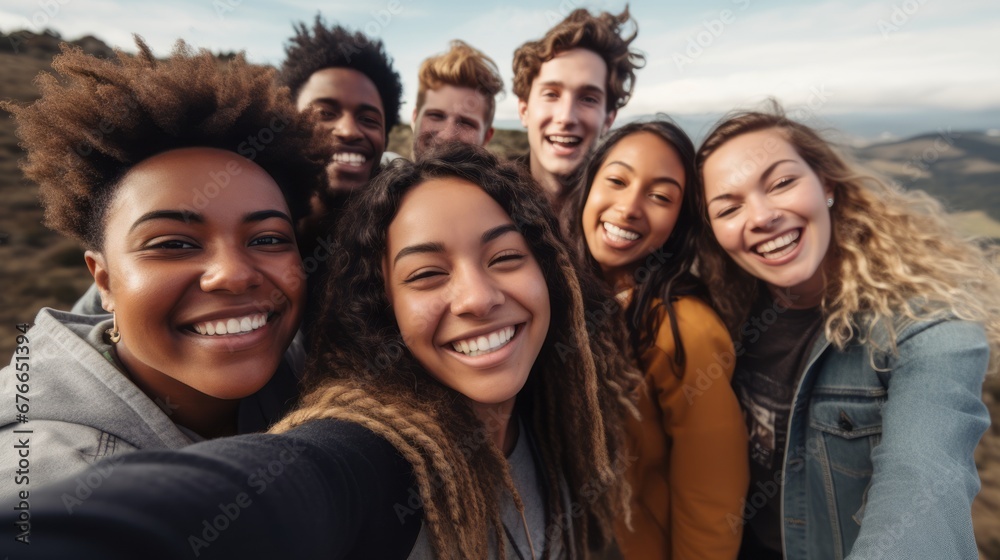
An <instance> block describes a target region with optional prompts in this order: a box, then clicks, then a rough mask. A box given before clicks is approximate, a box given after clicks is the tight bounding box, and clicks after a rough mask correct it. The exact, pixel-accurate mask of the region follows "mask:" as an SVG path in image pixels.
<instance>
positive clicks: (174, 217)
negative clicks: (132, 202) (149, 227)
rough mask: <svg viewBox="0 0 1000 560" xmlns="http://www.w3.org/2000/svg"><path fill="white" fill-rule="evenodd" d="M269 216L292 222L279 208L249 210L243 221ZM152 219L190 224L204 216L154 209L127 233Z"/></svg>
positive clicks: (199, 221)
mask: <svg viewBox="0 0 1000 560" xmlns="http://www.w3.org/2000/svg"><path fill="white" fill-rule="evenodd" d="M269 218H279V219H282V220H285V221H286V222H288V223H289V224H292V218H291V217H290V216H289V215H288V214H285V213H284V212H281V211H280V210H258V211H257V212H250V213H249V214H247V215H246V216H244V217H243V223H245V224H246V223H250V222H262V221H264V220H267V219H269ZM153 220H171V221H175V222H182V223H185V224H190V223H192V222H194V223H196V224H204V223H205V217H204V216H202V215H201V214H198V213H196V212H188V211H186V210H154V211H152V212H146V213H145V214H143V215H142V216H140V217H139V219H138V220H136V221H135V222H133V223H132V227H131V228H129V233H131V232H132V230H134V229H135V228H137V227H139V225H140V224H143V223H145V222H150V221H153ZM293 225H294V224H293Z"/></svg>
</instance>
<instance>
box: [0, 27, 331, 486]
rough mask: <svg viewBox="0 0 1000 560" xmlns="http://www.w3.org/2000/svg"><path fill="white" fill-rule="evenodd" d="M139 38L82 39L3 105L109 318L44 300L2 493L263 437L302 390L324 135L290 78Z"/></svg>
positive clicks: (5, 420)
mask: <svg viewBox="0 0 1000 560" xmlns="http://www.w3.org/2000/svg"><path fill="white" fill-rule="evenodd" d="M136 43H137V46H138V50H139V52H138V54H136V55H134V56H133V55H127V54H125V53H121V52H119V53H118V56H117V59H114V60H102V59H98V58H95V57H92V56H89V55H86V54H84V53H83V52H82V51H80V50H77V49H72V48H68V47H66V48H64V51H63V53H62V54H61V55H59V56H57V57H56V58H55V59H54V60H53V64H52V66H53V69H54V70H55V71H56V72H57V73H58V77H57V76H55V75H50V74H44V75H42V76H40V77H39V79H38V85H39V89H40V91H41V98H40V99H38V100H37V101H35V102H33V103H31V104H29V105H26V106H18V105H14V104H11V103H6V104H4V106H3V107H4V109H6V110H8V111H10V112H11V113H13V115H14V118H15V120H16V121H17V125H18V135H19V136H20V138H21V140H22V144H21V145H22V147H23V148H24V150H25V151H26V153H27V157H26V159H25V160H24V161H23V162H22V167H23V169H24V173H25V175H26V176H27V178H28V179H30V180H32V181H34V182H36V183H37V184H38V185H39V192H40V195H41V200H42V205H43V206H44V209H45V221H46V224H47V225H48V226H49V227H51V228H53V229H55V230H57V231H59V232H62V233H64V234H66V235H68V236H70V237H73V238H74V239H76V240H78V241H79V242H80V243H81V244H82V245H83V246H84V248H85V250H86V252H85V257H86V262H87V267H88V268H89V270H90V272H91V274H92V275H93V277H94V280H95V282H96V285H97V288H98V289H99V291H100V298H101V302H102V305H103V308H104V310H106V311H107V312H108V313H110V314H111V316H110V317H109V316H108V315H99V316H82V315H75V314H71V313H65V312H61V311H56V310H53V309H47V308H46V309H42V310H41V311H40V312H39V313H38V316H37V317H36V319H35V324H34V326H32V327H31V328H30V329H25V330H26V331H27V332H25V333H24V335H23V337H22V338H23V339H24V340H23V344H22V346H21V347H19V348H18V349H17V350H16V355H15V358H14V359H13V360H12V362H11V364H10V365H9V366H8V367H6V368H4V370H3V372H2V374H0V379H2V381H0V393H2V394H3V398H4V399H6V400H7V401H9V402H11V403H14V402H15V399H16V400H17V402H18V403H22V401H23V405H24V406H23V407H21V408H23V410H22V409H21V408H19V409H15V407H14V406H13V405H12V406H9V407H5V408H4V410H3V412H2V413H0V429H2V436H0V437H3V439H4V442H5V443H4V445H3V450H2V451H0V457H2V459H0V462H2V465H3V466H2V467H0V469H3V476H0V480H2V482H0V496H3V497H8V496H12V495H14V494H22V493H25V492H27V491H29V490H30V491H34V489H35V488H38V487H40V486H41V485H42V484H44V483H45V482H47V481H50V480H55V479H58V478H62V477H65V476H67V475H71V474H75V473H78V472H80V471H82V470H84V469H85V468H86V467H87V466H88V465H89V464H92V463H95V462H97V461H98V460H100V459H102V458H105V457H118V456H119V455H122V454H124V453H128V452H132V451H135V450H141V449H162V448H179V447H183V446H185V445H188V444H190V443H192V442H196V441H200V440H202V439H205V438H212V437H216V436H223V435H230V434H236V433H242V432H247V431H259V430H263V429H266V428H267V426H269V425H270V424H272V423H273V422H274V421H276V420H277V419H278V418H280V417H281V415H282V414H283V413H284V412H286V410H287V405H288V404H290V403H291V402H294V399H295V397H296V395H297V381H296V379H295V377H294V376H293V375H292V374H291V372H290V371H287V367H288V366H287V361H283V355H284V354H285V353H286V349H288V348H289V345H290V344H291V343H292V340H293V337H294V336H295V334H296V332H297V330H298V328H299V322H300V318H301V314H302V309H303V307H304V299H305V298H304V295H305V289H304V285H305V281H304V278H305V275H304V273H303V270H302V261H301V259H300V257H299V253H298V250H297V248H296V247H297V246H296V239H295V235H294V233H295V229H294V224H295V222H296V220H297V219H298V218H299V217H300V216H301V215H302V214H303V211H305V210H306V208H307V202H308V195H309V193H310V192H311V190H312V189H313V188H314V186H315V185H316V184H317V182H318V181H319V180H320V178H321V176H322V162H323V161H324V159H323V158H324V155H325V154H323V153H316V154H312V153H311V151H315V150H316V149H317V148H315V147H317V146H321V145H322V144H321V143H320V142H314V141H313V129H312V126H311V123H310V122H309V120H308V117H306V116H300V115H299V114H298V113H297V112H296V110H295V108H294V106H292V105H291V103H290V102H289V100H288V95H287V92H285V91H282V89H280V88H278V87H276V86H275V85H274V71H273V70H271V69H267V68H263V67H255V66H251V65H249V64H247V62H246V61H245V60H244V58H243V56H242V55H241V56H237V57H236V58H235V59H234V60H232V61H231V62H229V63H226V64H222V63H221V62H220V61H218V60H217V59H216V58H215V57H214V56H213V55H211V54H210V53H208V52H207V51H202V52H200V53H195V52H193V51H192V50H191V49H190V48H189V47H188V46H186V45H185V44H184V43H183V42H178V44H177V46H176V48H175V50H174V52H173V54H172V55H171V56H170V57H169V58H168V59H166V60H157V59H156V58H154V56H153V53H152V52H150V49H149V48H148V47H147V46H146V44H145V43H143V42H142V40H141V39H139V38H137V39H136ZM28 352H30V354H28ZM22 355H24V356H30V361H25V360H19V359H18V356H22ZM29 364H30V365H29ZM283 364H284V365H283ZM279 370H280V372H279ZM275 372H279V374H278V375H275ZM15 412H18V413H24V415H25V417H27V418H28V419H29V421H28V423H26V424H25V423H21V421H20V420H19V419H18V418H16V417H15ZM24 429H29V430H30V436H29V438H30V460H29V463H30V468H26V469H21V470H23V471H24V472H22V473H20V474H18V473H14V472H13V471H14V470H15V469H16V468H18V465H19V460H20V459H21V457H19V456H18V450H17V449H15V447H14V444H15V443H16V442H17V441H18V439H19V438H22V439H23V436H22V435H21V434H22V433H23V432H20V430H24ZM15 432H18V433H15Z"/></svg>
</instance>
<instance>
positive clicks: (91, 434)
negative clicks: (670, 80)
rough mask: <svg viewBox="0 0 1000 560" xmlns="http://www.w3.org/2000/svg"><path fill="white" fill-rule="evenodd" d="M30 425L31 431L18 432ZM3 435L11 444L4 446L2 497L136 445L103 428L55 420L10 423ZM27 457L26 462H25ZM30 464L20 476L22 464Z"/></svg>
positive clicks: (1, 431)
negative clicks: (17, 472) (20, 465)
mask: <svg viewBox="0 0 1000 560" xmlns="http://www.w3.org/2000/svg"><path fill="white" fill-rule="evenodd" d="M22 427H27V428H29V429H30V430H31V431H30V433H17V432H16V431H15V430H20V429H21V428H22ZM0 434H2V435H3V437H5V438H6V439H7V441H9V442H10V445H8V446H4V447H3V448H2V449H0V461H2V465H0V474H2V476H0V498H2V497H4V496H10V495H13V494H14V493H15V492H16V491H17V490H29V491H30V490H32V489H35V488H40V487H41V486H42V485H44V484H48V483H51V482H55V481H57V480H61V479H63V478H66V477H69V476H73V475H75V474H78V473H81V472H82V471H84V470H85V469H87V467H89V466H90V465H92V464H94V463H96V462H97V461H100V460H101V459H105V458H108V457H117V456H120V455H123V454H125V453H131V452H133V451H135V450H136V448H135V447H134V446H132V445H130V444H128V443H127V442H125V441H122V440H120V439H118V438H117V437H115V436H114V435H112V434H109V433H107V432H103V431H101V430H98V429H95V428H91V427H90V426H84V425H82V424H73V423H69V422H59V421H53V420H32V421H31V422H30V424H24V425H21V424H9V425H7V426H4V427H3V428H2V429H0ZM22 459H23V461H22ZM21 463H26V464H27V465H28V467H27V468H26V469H21V470H24V471H25V473H24V475H23V476H17V474H16V472H15V470H18V465H19V464H21Z"/></svg>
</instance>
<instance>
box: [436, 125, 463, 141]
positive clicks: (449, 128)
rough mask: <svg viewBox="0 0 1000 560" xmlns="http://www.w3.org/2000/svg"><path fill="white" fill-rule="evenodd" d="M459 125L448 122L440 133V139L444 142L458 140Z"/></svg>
mask: <svg viewBox="0 0 1000 560" xmlns="http://www.w3.org/2000/svg"><path fill="white" fill-rule="evenodd" d="M458 126H459V125H458V123H457V122H455V121H451V120H449V121H447V122H446V123H445V125H444V126H443V127H442V128H441V130H440V131H438V138H440V139H441V140H442V141H444V142H450V141H452V140H458V137H459V136H458V132H459V130H458Z"/></svg>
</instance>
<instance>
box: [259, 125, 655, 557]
mask: <svg viewBox="0 0 1000 560" xmlns="http://www.w3.org/2000/svg"><path fill="white" fill-rule="evenodd" d="M441 177H457V178H460V179H464V180H466V181H469V182H471V183H473V184H475V185H477V186H479V188H481V189H483V191H485V192H486V193H487V194H488V195H489V196H490V197H491V198H493V199H494V200H495V201H496V202H497V203H498V204H499V205H500V206H501V207H502V208H503V209H504V211H505V212H507V214H508V215H509V216H510V217H511V219H512V221H513V222H514V223H515V225H516V227H517V228H518V230H519V231H520V232H521V234H522V235H523V236H524V238H525V240H526V241H527V243H528V245H529V247H530V249H531V252H532V254H533V255H534V257H535V259H536V260H537V261H538V264H539V266H540V267H541V270H542V274H543V276H544V278H545V282H546V285H547V287H548V293H549V301H550V307H551V310H552V314H551V323H550V326H549V331H548V334H547V337H546V340H545V342H544V344H543V347H542V349H541V352H540V353H539V356H538V358H537V360H536V361H535V363H534V366H533V368H532V370H531V373H530V375H529V378H528V382H527V384H526V385H525V387H524V388H523V389H522V390H521V392H520V394H519V396H518V399H517V407H518V408H519V409H520V410H521V411H522V412H523V413H524V415H525V419H526V422H529V425H530V426H531V429H532V432H533V434H534V436H535V438H536V440H537V442H538V446H537V448H538V450H539V453H540V455H541V456H540V460H541V465H542V468H541V469H540V476H543V477H545V479H546V482H547V488H548V491H547V494H546V496H545V500H546V506H547V508H546V511H547V513H548V516H549V519H548V526H549V527H550V528H554V529H553V532H551V533H550V534H549V540H550V541H553V540H558V541H561V542H562V543H563V549H564V550H576V551H578V554H582V553H583V551H585V550H586V549H587V546H588V540H589V541H590V544H591V545H595V544H596V545H603V544H605V543H607V542H608V539H609V538H610V534H611V533H610V528H611V525H612V523H613V521H614V520H615V519H616V516H618V515H625V513H624V512H625V511H626V510H625V504H626V503H627V502H626V501H625V500H627V498H628V489H627V485H623V484H622V477H621V472H622V468H623V467H622V465H621V461H620V459H621V457H620V456H619V455H618V453H619V451H620V450H621V449H623V446H624V444H625V435H624V433H625V432H624V420H625V418H624V417H625V414H626V413H627V412H628V411H633V412H634V411H635V406H634V404H633V402H632V400H631V397H630V394H631V392H632V391H633V390H634V389H635V388H636V387H637V386H638V385H639V383H641V376H640V375H639V374H638V373H637V372H635V371H634V370H633V369H632V368H631V366H630V365H629V361H628V358H627V356H626V355H625V354H624V353H622V352H621V350H620V349H619V347H618V341H617V340H616V336H617V334H618V333H620V332H621V329H615V328H610V327H609V325H608V324H607V323H600V324H598V323H599V322H595V321H590V320H589V318H590V315H591V314H590V313H589V312H588V311H585V310H586V309H589V308H588V307H587V305H589V304H590V303H591V302H592V300H591V299H590V296H589V295H587V294H589V293H592V287H593V286H594V282H595V281H596V280H597V279H594V278H592V277H591V276H589V275H587V274H583V275H580V276H578V274H577V272H576V269H575V267H574V265H573V262H572V258H571V255H570V252H569V249H568V247H567V246H566V244H565V243H564V241H563V238H562V235H561V233H560V231H559V226H558V222H557V221H556V219H555V217H554V216H553V215H552V212H551V210H550V207H549V204H548V201H547V199H546V198H545V195H544V194H543V192H542V191H541V189H540V188H539V187H538V186H537V184H535V183H534V182H533V181H532V180H531V178H530V177H529V176H528V175H527V174H526V172H525V171H523V170H522V169H521V168H520V166H517V165H516V164H514V163H508V162H501V161H499V160H498V159H497V158H496V156H494V155H493V154H491V153H490V152H489V151H487V150H485V149H483V148H481V147H478V146H472V145H468V144H462V143H452V144H445V145H442V146H439V147H436V148H433V149H431V150H430V151H428V152H427V153H426V154H425V155H424V156H423V157H422V158H420V159H419V160H418V161H417V163H411V162H409V161H406V160H403V159H398V160H396V161H394V162H392V164H390V165H389V166H388V167H387V168H386V169H385V170H384V171H382V172H381V173H380V174H379V175H378V176H377V177H376V178H375V179H373V181H372V182H371V184H370V185H369V186H368V188H366V189H364V190H363V191H361V192H359V193H358V196H356V197H354V198H353V199H352V200H351V202H350V203H349V205H348V207H347V208H346V210H345V212H344V214H343V216H342V218H341V220H340V221H339V226H338V228H337V243H338V249H337V251H336V255H335V257H334V262H333V264H332V266H331V273H330V277H329V279H328V281H327V283H326V286H325V293H324V295H323V297H322V302H321V309H322V310H321V314H320V317H321V318H320V320H319V322H318V323H317V325H316V327H317V328H316V329H315V330H314V332H315V338H314V340H313V341H312V345H311V346H312V348H311V352H310V356H311V358H310V362H309V364H308V366H307V374H306V375H307V381H308V383H310V384H311V385H313V386H314V387H315V390H314V391H312V392H311V394H310V396H307V397H306V398H305V404H304V405H303V407H302V408H300V410H298V411H297V412H293V413H292V414H291V415H290V416H289V417H288V418H286V420H285V421H283V422H282V423H281V424H279V426H278V427H277V428H276V430H278V431H282V430H285V429H288V428H289V427H291V426H294V425H297V424H300V423H303V422H306V421H308V420H310V419H313V418H320V417H336V418H342V419H346V420H352V421H355V422H359V423H361V424H363V425H365V426H366V427H368V428H369V429H371V430H373V431H375V432H376V433H378V434H379V435H381V436H383V437H385V438H386V439H387V440H389V441H390V442H392V443H393V445H395V446H396V447H397V448H398V449H399V451H400V453H402V454H403V455H404V456H405V457H406V458H407V460H409V461H410V463H411V464H412V465H413V469H414V475H415V477H416V479H417V486H418V488H419V489H420V494H421V497H422V499H423V507H424V514H425V520H426V522H427V523H428V527H429V529H430V531H431V535H432V538H431V541H432V544H433V546H434V549H435V553H436V554H437V555H438V557H441V558H453V557H457V558H484V557H486V547H487V538H488V536H489V534H490V532H491V530H492V531H493V532H494V535H495V536H496V538H497V541H496V542H503V537H502V535H503V533H502V531H503V528H502V525H501V521H500V504H501V503H502V500H501V499H500V497H501V493H502V492H503V491H504V490H505V489H506V490H510V491H511V493H512V494H513V495H514V496H515V498H514V499H515V503H518V504H519V503H520V502H519V498H518V497H517V493H516V491H514V486H513V482H512V481H511V479H510V473H509V470H508V468H507V463H506V460H505V459H504V457H503V455H502V453H501V452H500V450H499V449H497V448H496V446H495V445H494V444H493V442H492V440H489V439H488V438H483V437H482V435H481V434H482V433H483V430H484V425H483V423H482V422H481V421H480V420H479V419H477V417H476V416H475V414H474V413H473V411H472V408H471V407H470V406H469V405H468V404H467V403H466V402H465V400H464V399H461V398H458V397H460V395H459V394H458V393H457V392H456V391H454V390H453V389H450V388H448V387H446V386H444V385H443V384H441V383H439V382H438V381H436V380H435V379H434V378H433V377H431V376H430V375H429V374H428V373H427V372H426V370H424V368H423V367H422V366H421V365H420V363H419V362H418V361H417V360H416V358H414V357H413V355H412V354H410V352H409V351H408V350H407V349H406V347H405V345H404V342H403V338H402V335H401V334H400V331H399V327H398V325H397V323H396V319H395V315H394V313H393V310H392V308H391V306H390V304H389V301H388V298H387V296H386V290H385V278H384V277H383V270H382V262H383V256H384V255H385V251H386V238H387V231H388V229H389V225H390V224H391V223H392V221H393V219H394V217H395V215H396V213H397V211H398V210H399V208H400V204H401V201H402V199H403V197H404V195H405V194H406V193H407V192H408V191H410V190H411V189H413V188H415V187H417V186H418V185H420V184H421V183H423V182H425V181H428V180H432V179H435V178H441ZM528 418H530V420H528ZM486 440H488V441H486ZM484 441H485V443H484ZM563 489H565V490H566V491H568V493H569V495H568V496H567V495H566V492H564V491H563ZM565 498H568V500H569V501H568V502H564V499H565ZM565 503H573V504H578V505H579V506H580V507H582V510H583V514H582V515H578V514H577V513H578V512H574V513H572V514H571V513H570V512H568V511H566V507H565ZM574 507H576V506H574ZM566 519H572V521H571V523H572V526H573V527H572V540H571V539H570V533H571V532H570V531H566V530H562V531H558V529H566V528H567V526H566V524H565V523H564V520H566ZM560 523H562V525H561V526H560V525H559V524H560ZM456 554H457V556H455V555H456Z"/></svg>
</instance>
